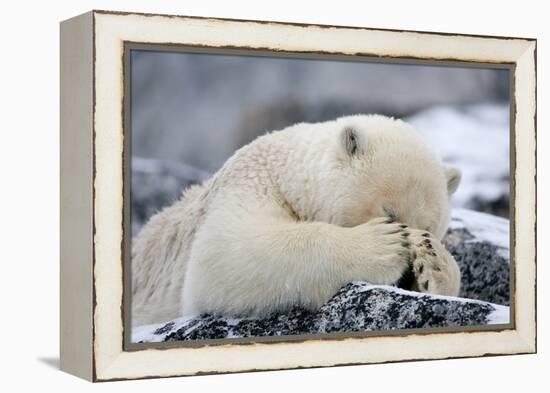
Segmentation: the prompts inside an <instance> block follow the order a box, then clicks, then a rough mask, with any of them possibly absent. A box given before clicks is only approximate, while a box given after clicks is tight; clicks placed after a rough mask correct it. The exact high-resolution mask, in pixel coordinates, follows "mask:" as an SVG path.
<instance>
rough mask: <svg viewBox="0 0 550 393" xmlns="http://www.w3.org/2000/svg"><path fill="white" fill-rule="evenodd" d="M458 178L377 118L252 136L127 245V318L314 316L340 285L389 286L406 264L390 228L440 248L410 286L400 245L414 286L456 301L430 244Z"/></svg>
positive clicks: (445, 262) (417, 142) (441, 227)
mask: <svg viewBox="0 0 550 393" xmlns="http://www.w3.org/2000/svg"><path fill="white" fill-rule="evenodd" d="M459 181H460V172H458V171H457V170H456V169H454V168H445V167H444V166H443V165H442V163H441V162H440V161H439V159H438V158H437V156H436V155H435V153H434V152H433V151H432V150H431V149H430V148H429V147H427V145H426V144H425V143H424V142H423V141H422V140H421V139H420V138H419V136H418V135H417V134H416V132H415V131H414V130H413V129H412V128H411V127H410V126H409V125H407V124H406V123H404V122H402V121H400V120H393V119H389V118H386V117H383V116H378V115H371V116H365V115H358V116H350V117H343V118H340V119H337V120H334V121H329V122H325V123H316V124H308V123H301V124H297V125H294V126H292V127H289V128H286V129H284V130H282V131H277V132H273V133H271V134H267V135H264V136H262V137H259V138H257V139H256V140H255V141H254V142H252V143H250V144H249V145H247V146H245V147H243V148H241V149H240V150H238V151H237V152H236V153H235V154H234V155H233V156H232V157H231V158H230V159H229V160H228V161H227V162H226V163H225V165H224V166H223V167H222V168H221V169H220V170H219V171H218V172H217V173H216V174H215V175H214V176H213V178H212V179H210V180H209V181H207V182H206V183H205V184H203V185H201V186H195V187H193V188H191V189H190V190H188V191H187V192H185V193H184V195H183V196H182V198H181V199H180V200H179V201H178V202H176V203H175V204H174V205H173V206H170V207H168V208H166V209H164V210H163V211H161V212H160V213H158V214H157V215H155V216H154V217H152V218H151V220H150V221H149V222H148V223H147V224H146V225H145V227H144V228H143V229H142V231H141V232H140V234H139V235H138V237H137V238H136V239H135V240H134V244H133V248H132V272H131V274H132V281H133V283H132V293H133V297H132V316H133V321H132V322H133V324H134V325H141V324H149V323H155V322H161V321H164V320H169V319H173V318H176V317H179V316H181V315H183V314H195V313H202V312H210V313H218V314H226V315H261V314H265V313H267V312H270V311H272V310H278V309H284V308H286V307H289V306H292V305H301V306H304V307H309V308H315V307H318V306H320V305H322V304H323V303H324V302H326V301H327V300H328V299H329V298H330V297H331V296H332V295H334V294H335V292H336V291H337V290H338V289H339V288H340V287H341V286H343V285H345V284H346V283H348V282H350V281H354V280H365V281H369V282H371V283H374V284H392V283H395V282H396V281H397V280H398V279H399V278H400V277H401V276H402V275H403V273H404V272H405V271H406V270H407V269H408V268H409V260H410V255H411V248H410V247H407V246H406V243H407V242H406V241H407V238H404V232H405V231H406V230H405V229H403V228H402V227H401V226H400V223H405V224H407V225H409V226H410V227H412V228H417V229H418V230H422V231H421V232H425V231H429V232H431V233H432V234H433V236H432V243H433V244H436V249H437V250H439V251H440V252H438V255H441V256H438V257H437V258H435V259H436V260H437V263H436V262H433V261H431V262H430V263H428V262H426V263H423V265H424V266H425V268H423V269H421V270H422V277H420V275H419V274H418V266H419V262H418V261H420V259H421V256H420V255H421V254H422V255H424V254H423V253H422V252H420V251H418V252H416V251H414V250H415V247H417V246H416V245H415V244H413V253H416V254H418V261H417V263H416V265H415V269H416V270H415V269H413V271H415V273H416V274H417V280H418V285H417V286H418V288H419V290H421V291H431V292H435V293H440V294H447V295H457V294H458V288H459V279H460V274H459V273H458V274H457V272H458V268H457V267H456V262H455V261H454V259H452V257H450V255H447V254H448V253H447V254H444V253H443V251H442V250H441V248H442V247H443V246H441V245H440V244H439V241H438V240H436V239H441V237H442V236H443V234H444V232H445V230H446V229H447V225H448V220H449V218H448V217H449V203H448V196H449V194H450V193H452V192H453V191H454V190H456V187H457V185H458V182H459ZM388 215H395V216H396V217H397V220H398V221H399V222H388V219H387V216H388ZM417 235H418V234H417ZM414 236H415V234H414V233H413V234H411V238H412V237H414ZM418 236H420V235H418ZM434 237H435V238H436V239H433V238H434ZM430 257H431V256H430ZM449 257H450V258H449ZM432 259H433V258H432ZM436 265H437V266H438V267H437V269H436V270H433V269H432V266H436ZM442 266H443V269H441V267H442ZM442 270H443V271H444V272H446V273H445V274H443V273H441V271H442ZM434 272H437V274H436V276H437V280H435V279H434V278H433V275H434V274H435V273H434ZM440 273H441V274H440ZM428 276H429V277H428ZM427 277H428V278H427ZM429 279H431V280H432V285H431V288H430V286H428V285H426V288H424V286H425V284H426V281H427V280H429Z"/></svg>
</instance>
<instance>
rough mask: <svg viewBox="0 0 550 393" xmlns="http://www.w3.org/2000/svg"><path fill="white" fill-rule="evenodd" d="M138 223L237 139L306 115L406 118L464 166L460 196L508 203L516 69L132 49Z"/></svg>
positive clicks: (499, 206)
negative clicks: (512, 73) (512, 84)
mask: <svg viewBox="0 0 550 393" xmlns="http://www.w3.org/2000/svg"><path fill="white" fill-rule="evenodd" d="M130 98H131V127H132V129H131V132H132V138H131V140H132V142H131V143H132V189H131V213H132V232H133V235H136V234H137V232H138V231H139V229H140V228H141V226H142V225H143V224H144V223H145V222H146V221H147V220H148V219H149V217H150V216H151V215H152V214H154V213H155V212H157V211H158V210H160V209H161V208H162V207H164V206H166V205H168V204H171V203H173V202H174V201H175V200H176V199H178V197H179V196H180V194H181V192H182V190H183V189H185V188H186V187H188V186H189V185H192V184H194V183H198V182H202V181H203V180H205V179H207V178H208V177H209V176H211V175H212V174H213V173H214V172H216V171H217V170H218V169H219V168H220V167H221V166H222V165H223V163H224V162H225V161H226V160H227V158H229V157H230V156H231V155H232V154H233V152H234V151H235V150H237V149H238V148H240V147H241V146H243V145H245V144H247V143H249V142H251V141H252V140H254V139H255V138H256V137H258V136H259V135H262V134H264V133H265V132H268V131H272V130H277V129H282V128H284V127H286V126H289V125H292V124H294V123H297V122H317V121H324V120H330V119H334V118H336V117H339V116H344V115H350V114H357V113H380V114H384V115H387V116H393V117H397V118H403V119H404V120H406V121H408V122H409V123H411V124H412V125H413V126H415V127H416V129H417V130H418V131H419V132H420V133H421V134H422V135H423V137H424V139H425V140H426V141H427V142H428V143H430V144H432V145H433V146H434V148H435V149H436V151H437V152H438V154H439V155H440V157H441V158H442V159H443V160H444V161H445V162H448V163H452V164H453V165H456V166H458V167H459V168H460V169H461V170H462V173H463V179H462V184H461V185H460V187H459V189H458V191H457V193H456V194H455V195H454V196H453V204H454V205H455V206H460V207H467V208H471V209H474V210H478V211H483V212H489V213H492V214H495V215H499V216H503V217H508V215H509V116H510V110H509V71H507V70H497V69H479V68H459V67H446V66H425V65H400V64H377V63H365V62H351V61H334V60H307V59H294V58H272V57H259V56H258V57H255V56H254V57H253V56H237V55H215V54H198V53H174V52H155V51H145V50H132V52H131V97H130Z"/></svg>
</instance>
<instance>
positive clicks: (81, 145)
mask: <svg viewBox="0 0 550 393" xmlns="http://www.w3.org/2000/svg"><path fill="white" fill-rule="evenodd" d="M125 42H135V43H158V44H170V45H186V46H201V47H204V46H206V47H213V48H229V47H231V48H241V49H243V50H246V49H262V50H269V51H283V52H299V53H324V54H338V55H353V56H374V57H378V58H380V59H382V60H383V59H394V58H400V59H417V60H422V61H425V60H426V61H437V60H441V61H443V60H444V61H464V62H480V63H491V64H497V63H498V64H510V65H512V66H513V69H514V77H513V86H514V89H513V92H514V97H513V99H514V102H515V112H514V113H515V116H513V119H514V124H513V129H514V130H515V132H514V133H513V134H512V135H513V137H514V140H513V142H514V143H513V145H512V146H511V148H512V149H513V151H514V152H515V153H514V157H515V160H514V161H515V168H514V171H513V178H514V182H513V192H512V196H513V202H514V209H513V213H512V214H513V216H512V217H511V218H512V220H513V222H514V231H513V232H514V234H513V244H514V245H515V246H514V248H513V252H514V255H513V256H512V257H513V258H514V260H515V261H516V263H515V264H514V265H513V266H514V269H515V271H514V277H515V281H514V286H515V288H514V289H515V290H514V297H513V305H514V308H513V309H514V312H513V314H512V315H513V318H514V320H513V321H512V322H513V324H512V325H511V327H510V328H506V329H502V330H497V331H461V332H456V331H455V332H445V333H440V332H438V333H430V334H407V335H402V336H396V335H392V336H380V335H377V336H373V337H359V338H357V337H353V338H343V339H338V340H323V339H311V340H306V341H305V342H279V343H269V344H266V343H261V342H258V343H254V344H247V345H240V344H225V345H216V346H202V347H195V348H191V347H174V348H166V349H162V350H159V349H153V348H149V349H142V350H131V351H130V350H124V340H123V331H124V323H123V322H124V315H123V313H122V312H121V309H122V305H123V298H122V297H123V259H124V252H125V250H124V241H123V195H124V184H123V173H124V168H123V163H124V114H123V113H124V104H123V96H124V73H123V64H124V44H125ZM535 91H536V40H533V39H520V38H502V37H480V36H467V35H450V34H440V33H420V32H410V31H388V30H376V29H366V28H351V27H333V26H317V25H297V24H282V23H271V22H258V21H237V20H220V19H208V18H191V17H180V16H177V17H175V16H167V15H145V14H126V13H124V14H123V13H114V12H104V11H92V12H89V13H87V14H84V15H81V16H78V17H75V18H73V19H70V20H67V21H65V22H63V23H62V24H61V182H62V184H61V368H62V369H63V370H65V371H68V372H70V373H73V374H75V375H78V376H80V377H82V378H86V379H88V380H92V381H106V380H116V379H133V378H146V377H159V376H178V375H194V374H205V373H219V372H237V371H245V370H272V369H286V368H295V367H324V366H333V365H343V364H358V363H380V362H392V361H406V360H417V359H441V358H449V357H470V356H484V355H496V354H517V353H533V352H535V351H536V310H535V300H536V299H535V297H536V252H535V235H536V197H535V195H536V159H535V155H536V129H535V123H536V101H535V96H536V95H535Z"/></svg>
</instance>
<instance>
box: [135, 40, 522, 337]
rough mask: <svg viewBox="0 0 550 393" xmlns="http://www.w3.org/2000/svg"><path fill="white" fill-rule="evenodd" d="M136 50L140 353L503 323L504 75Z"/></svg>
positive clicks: (506, 315) (506, 280) (507, 289)
mask: <svg viewBox="0 0 550 393" xmlns="http://www.w3.org/2000/svg"><path fill="white" fill-rule="evenodd" d="M129 53H130V56H129V59H128V63H127V64H128V67H129V70H128V72H129V74H128V75H129V76H130V77H129V78H128V81H127V83H129V91H130V94H129V95H128V96H126V97H125V99H126V100H129V102H128V106H127V108H129V113H127V114H126V116H127V119H128V120H129V121H128V124H127V126H128V127H129V128H127V135H129V138H128V140H129V142H128V145H127V148H129V150H130V153H129V166H130V171H129V174H130V179H127V184H130V192H129V195H130V198H129V201H127V203H128V204H129V209H130V214H129V217H130V222H126V223H125V228H126V232H125V235H126V236H130V237H131V255H129V258H128V260H127V261H126V263H127V264H126V269H125V297H126V298H127V299H128V303H126V304H128V305H129V307H128V310H126V312H128V313H129V316H130V318H129V319H128V320H127V321H128V324H129V326H126V330H127V331H128V332H129V333H128V334H130V341H131V342H132V343H145V344H147V343H159V342H179V343H181V344H182V345H185V343H189V342H211V341H210V340H243V339H248V340H261V339H264V338H267V337H269V338H271V339H273V338H280V339H293V338H294V339H296V338H303V337H312V336H315V337H318V336H322V337H331V335H332V336H337V337H342V336H346V335H350V336H351V335H357V334H368V333H369V332H370V333H374V332H376V333H380V334H382V333H384V332H388V333H389V332H394V333H395V332H410V331H413V332H414V331H427V329H428V330H429V329H433V331H437V329H449V328H454V329H457V328H458V329H464V330H466V329H469V328H473V327H491V326H498V325H505V324H509V323H510V299H511V291H512V285H511V283H512V277H511V271H512V270H511V269H510V266H511V263H513V261H511V258H510V255H511V253H510V232H511V225H510V211H511V207H510V116H511V111H510V82H509V81H510V71H509V70H508V69H507V68H505V67H500V68H498V67H490V66H482V65H478V66H468V65H466V64H462V65H460V64H443V63H441V64H437V63H435V64H434V63H431V64H419V63H410V62H409V63H406V62H397V61H396V62H393V63H385V62H384V63H382V62H379V61H378V62H374V61H372V60H370V61H369V59H362V60H361V61H357V59H352V58H331V57H318V58H312V57H311V58H305V57H304V56H298V55H296V56H293V55H286V56H282V55H280V56H278V57H277V56H276V55H274V54H271V55H268V54H261V53H254V52H250V53H230V52H229V53H214V52H208V53H205V52H199V51H195V52H193V51H190V50H185V49H182V50H177V51H176V50H155V48H145V49H144V48H138V49H131V50H130V52H129ZM419 329H420V330H419ZM422 329H423V330H422Z"/></svg>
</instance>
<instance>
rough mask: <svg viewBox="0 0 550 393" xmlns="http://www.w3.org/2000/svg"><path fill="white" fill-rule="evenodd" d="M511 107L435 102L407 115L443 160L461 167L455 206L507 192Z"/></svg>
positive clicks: (505, 195)
mask: <svg viewBox="0 0 550 393" xmlns="http://www.w3.org/2000/svg"><path fill="white" fill-rule="evenodd" d="M509 113H510V107H509V105H508V104H507V103H506V104H478V105H472V106H467V107H449V106H437V107H433V108H430V109H427V110H424V111H421V112H419V113H417V114H415V115H413V116H410V117H408V118H406V119H405V120H406V121H407V122H409V123H410V124H411V125H412V126H413V127H415V128H416V130H417V131H418V132H419V133H420V134H421V135H422V137H423V138H424V139H425V140H426V141H427V142H428V143H430V144H431V145H432V146H433V147H434V148H435V150H436V152H437V153H438V154H439V155H440V157H441V158H442V159H443V161H445V162H446V163H449V164H452V165H455V166H457V167H459V168H460V170H461V171H462V181H461V184H460V186H459V188H458V190H457V192H456V193H455V194H454V195H453V198H452V201H453V204H454V206H459V207H474V206H473V201H474V200H480V201H495V200H498V199H499V198H501V197H506V198H507V196H508V194H509V171H510V168H509V162H510V142H509V139H510V137H509V135H510V134H509V133H510V121H509V118H510V114H509Z"/></svg>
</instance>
